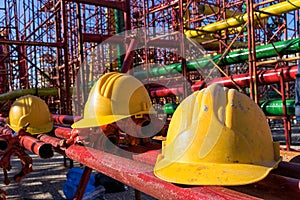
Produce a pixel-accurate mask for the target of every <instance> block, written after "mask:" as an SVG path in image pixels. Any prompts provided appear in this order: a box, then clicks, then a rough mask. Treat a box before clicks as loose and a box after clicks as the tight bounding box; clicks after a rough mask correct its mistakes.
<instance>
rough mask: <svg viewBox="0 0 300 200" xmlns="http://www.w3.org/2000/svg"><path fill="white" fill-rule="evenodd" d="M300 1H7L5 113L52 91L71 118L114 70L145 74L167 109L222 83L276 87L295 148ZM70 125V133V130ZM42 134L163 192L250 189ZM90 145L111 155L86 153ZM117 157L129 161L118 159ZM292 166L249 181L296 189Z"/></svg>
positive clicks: (0, 10) (0, 33) (245, 88)
mask: <svg viewBox="0 0 300 200" xmlns="http://www.w3.org/2000/svg"><path fill="white" fill-rule="evenodd" d="M299 7H300V0H289V1H281V0H235V1H233V0H229V1H221V0H217V1H212V0H201V1H199V0H172V1H169V0H101V1H98V0H5V1H3V2H2V3H0V104H1V114H2V116H6V115H7V114H8V110H9V106H10V103H11V102H12V101H13V100H15V99H16V98H17V97H19V96H22V95H25V94H35V95H39V96H42V97H43V98H44V99H45V100H46V102H47V103H48V105H49V107H50V110H51V112H52V113H53V114H56V115H53V116H54V118H55V119H56V123H58V124H59V123H61V124H64V123H62V121H63V120H67V121H68V123H69V121H72V120H73V118H72V117H71V115H72V114H73V115H75V116H80V115H82V114H83V113H82V112H83V107H84V103H85V102H86V100H87V97H88V92H89V89H90V87H91V85H92V84H93V83H94V81H95V80H96V79H98V78H99V77H100V76H101V75H102V74H103V73H106V72H108V71H120V72H125V73H130V74H132V75H135V76H136V77H137V78H139V79H140V80H141V81H142V82H144V83H145V86H146V88H147V89H148V91H149V94H150V95H151V96H152V101H153V103H154V104H156V107H157V109H158V111H159V112H158V113H160V114H161V115H162V116H163V117H165V115H164V114H163V106H164V105H174V104H176V105H177V104H179V103H180V102H181V101H182V100H183V99H184V98H185V97H186V96H188V95H189V94H191V93H192V92H193V91H195V90H199V89H201V88H203V87H205V86H207V85H209V84H212V83H221V84H224V85H225V86H226V87H230V88H236V89H238V90H240V91H242V92H244V93H246V94H248V95H249V96H250V97H251V98H252V99H253V100H254V101H255V102H256V103H258V104H261V101H262V100H265V101H266V100H274V99H273V98H271V97H270V95H269V94H270V93H276V99H275V100H281V104H280V105H282V106H281V108H280V109H281V114H280V115H277V116H267V118H269V119H270V120H281V121H282V122H283V123H282V124H283V129H284V136H285V143H286V150H292V149H291V147H290V145H291V142H292V141H291V129H292V123H291V120H292V119H293V117H294V116H292V115H290V113H289V112H288V110H287V100H288V99H292V98H294V95H295V91H294V90H295V79H296V77H297V73H298V71H299V69H298V68H299V67H298V64H299V63H298V62H299V61H298V60H299V55H298V54H299V52H300V49H299V47H300V46H299V44H300V41H299V38H298V37H299V31H300V30H299ZM183 35H185V36H186V38H185V37H183ZM141 39H142V40H141ZM187 41H188V42H187ZM100 44H101V45H100ZM174 108H175V106H174ZM172 109H173V107H172ZM63 115H66V117H67V119H66V118H64V117H62V118H61V116H63ZM167 117H171V115H170V114H168V116H167ZM78 118H79V117H78ZM60 120H62V121H60ZM57 130H59V129H57ZM64 134H65V135H67V136H68V137H69V136H70V130H66V129H64V132H63V133H61V135H60V136H62V135H64ZM39 139H40V140H42V141H44V142H47V143H50V144H52V146H53V147H55V148H56V150H58V151H59V152H61V153H63V154H64V155H66V156H67V157H69V158H71V159H73V160H75V161H78V162H80V163H82V164H85V165H86V166H87V167H86V170H85V175H86V176H85V177H89V174H90V173H91V169H95V170H99V171H101V172H104V173H106V174H108V175H110V176H112V177H113V178H116V179H118V180H120V181H123V182H125V183H126V184H129V185H131V186H133V187H135V188H137V189H139V190H141V191H144V192H146V193H148V194H150V195H153V196H155V197H157V198H162V199H163V198H165V199H167V198H175V197H176V198H177V197H180V198H182V199H186V198H187V197H186V196H185V195H191V196H189V198H190V197H194V198H195V199H197V198H199V195H200V196H201V195H202V197H215V196H218V197H219V198H221V197H222V198H224V199H226V198H228V199H234V198H236V199H241V198H242V197H244V198H245V199H248V198H250V196H248V195H246V194H242V193H239V192H237V191H242V192H243V191H244V189H245V188H242V187H238V188H231V189H234V190H236V191H232V190H231V189H230V190H229V189H228V188H220V187H212V188H209V187H195V188H188V189H186V188H181V187H178V186H175V185H172V184H169V183H166V182H163V181H161V180H158V179H157V178H155V177H154V176H153V174H151V173H147V172H145V171H143V169H148V170H150V171H151V170H152V168H153V164H154V163H153V160H155V158H156V155H157V151H155V152H154V153H153V152H151V151H149V152H147V153H146V154H143V155H140V156H135V157H133V158H131V159H124V158H119V157H116V156H114V155H107V154H106V153H105V152H101V151H98V150H95V149H88V151H87V148H85V147H82V146H78V145H72V146H70V147H69V148H67V149H65V148H58V146H59V145H58V143H59V139H58V138H53V137H51V136H48V135H41V137H40V138H39ZM31 143H32V142H27V144H31ZM89 152H94V153H95V154H96V155H98V158H99V157H101V159H98V158H93V159H94V160H92V159H90V158H89V159H85V158H86V157H88V156H89V155H88V154H89ZM151 153H152V154H151ZM149 154H150V155H149ZM108 156H109V157H110V160H109V159H106V158H107V157H108ZM145 158H146V159H145ZM114 163H122V165H119V168H118V167H117V168H110V167H109V166H115V165H113V164H114ZM123 164H124V165H123ZM287 166H288V164H287V163H282V164H281V165H280V167H279V170H280V169H284V170H287V169H288V170H295V171H296V172H299V166H293V167H287ZM284 170H283V171H284ZM283 171H280V173H279V174H280V175H278V174H275V173H274V174H271V175H270V176H269V177H268V179H266V180H263V181H262V182H260V183H258V186H257V185H250V186H249V187H251V188H246V190H247V191H248V192H249V191H250V192H253V193H258V192H260V193H259V194H261V195H263V192H265V191H264V186H265V185H266V184H268V185H272V186H274V187H273V188H271V189H270V190H271V192H273V193H271V194H269V195H270V197H274V195H275V196H276V195H277V194H278V192H280V191H283V189H282V187H281V185H278V182H280V183H283V184H285V185H284V186H291V187H287V189H290V190H291V191H290V192H288V195H290V197H291V198H293V197H294V196H293V195H296V196H297V195H299V188H298V190H297V187H298V185H297V184H298V183H299V176H296V177H295V175H297V173H293V174H292V175H291V174H288V175H286V174H284V173H283ZM295 171H291V172H295ZM119 172H120V173H119ZM298 174H299V173H298ZM281 175H283V176H286V177H282V176H281ZM85 181H86V180H85V179H84V178H83V179H82V183H81V184H82V186H83V187H82V188H83V189H82V188H81V189H79V190H78V193H77V198H79V199H80V198H81V197H82V195H83V193H82V192H83V191H84V187H85V185H86V184H85ZM145 182H147V183H148V187H144V184H145ZM296 185H297V186H296ZM257 188H258V189H261V190H260V191H257ZM157 190H159V191H166V190H169V191H171V192H170V193H169V194H168V195H174V196H161V195H167V194H166V193H158V192H157ZM250 195H252V193H251V194H250ZM276 197H277V196H276ZM251 198H253V199H254V198H255V197H251Z"/></svg>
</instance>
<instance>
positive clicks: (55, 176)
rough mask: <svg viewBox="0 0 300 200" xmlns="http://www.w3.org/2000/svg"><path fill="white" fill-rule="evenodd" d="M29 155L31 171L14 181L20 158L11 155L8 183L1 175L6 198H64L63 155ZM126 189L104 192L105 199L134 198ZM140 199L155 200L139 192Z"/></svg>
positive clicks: (64, 172)
mask: <svg viewBox="0 0 300 200" xmlns="http://www.w3.org/2000/svg"><path fill="white" fill-rule="evenodd" d="M28 153H29V155H30V156H31V157H32V158H33V170H34V171H33V172H31V173H30V174H27V175H26V176H25V178H24V179H23V180H22V181H21V182H20V183H16V182H14V180H13V176H14V175H15V174H17V173H18V172H19V171H20V169H21V163H20V160H19V159H17V158H16V157H13V159H12V160H11V166H12V169H11V170H10V171H9V172H8V175H9V179H10V181H11V182H10V184H9V185H5V184H4V183H3V180H4V176H3V175H2V176H1V180H0V188H1V189H3V190H5V191H6V196H7V199H8V200H10V199H22V200H29V199H32V200H33V199H34V200H38V199H55V200H61V199H65V195H64V193H63V190H62V186H63V183H64V182H65V181H66V174H67V172H68V170H69V168H66V167H64V164H63V156H62V155H60V154H58V153H55V154H54V156H53V157H52V158H50V159H41V158H39V157H38V156H37V155H35V154H31V153H30V152H28ZM79 166H80V165H79V163H76V162H74V167H79ZM126 188H127V191H125V192H118V193H110V194H105V198H106V199H107V200H130V199H135V191H134V189H133V188H131V187H126ZM141 199H142V200H155V198H153V197H151V196H148V195H145V194H143V193H141Z"/></svg>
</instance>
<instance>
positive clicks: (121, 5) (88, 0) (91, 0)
mask: <svg viewBox="0 0 300 200" xmlns="http://www.w3.org/2000/svg"><path fill="white" fill-rule="evenodd" d="M68 1H70V2H77V3H82V4H90V5H95V6H103V7H108V8H115V9H118V10H122V11H126V10H127V8H126V6H125V2H124V1H118V2H116V1H107V0H101V1H99V0H68Z"/></svg>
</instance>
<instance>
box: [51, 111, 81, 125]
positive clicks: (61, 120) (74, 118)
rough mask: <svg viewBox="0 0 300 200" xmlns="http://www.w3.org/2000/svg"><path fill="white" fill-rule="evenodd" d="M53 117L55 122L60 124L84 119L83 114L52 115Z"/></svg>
mask: <svg viewBox="0 0 300 200" xmlns="http://www.w3.org/2000/svg"><path fill="white" fill-rule="evenodd" d="M52 119H53V121H54V122H55V123H58V124H69V125H71V124H73V123H74V122H76V121H78V120H80V119H82V117H81V116H71V115H56V114H53V115H52Z"/></svg>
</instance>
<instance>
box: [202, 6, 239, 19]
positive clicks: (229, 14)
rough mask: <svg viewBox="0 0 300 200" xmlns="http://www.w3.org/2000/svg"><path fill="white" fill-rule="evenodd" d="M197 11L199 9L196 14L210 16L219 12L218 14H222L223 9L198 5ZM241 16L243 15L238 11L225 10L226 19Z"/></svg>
mask: <svg viewBox="0 0 300 200" xmlns="http://www.w3.org/2000/svg"><path fill="white" fill-rule="evenodd" d="M198 9H199V13H198V14H206V15H212V14H215V13H218V12H220V13H223V12H224V8H218V7H215V6H209V5H203V4H200V5H199V6H198ZM241 14H243V13H241V12H239V11H232V10H228V9H226V10H225V15H226V17H232V16H234V15H241Z"/></svg>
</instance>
